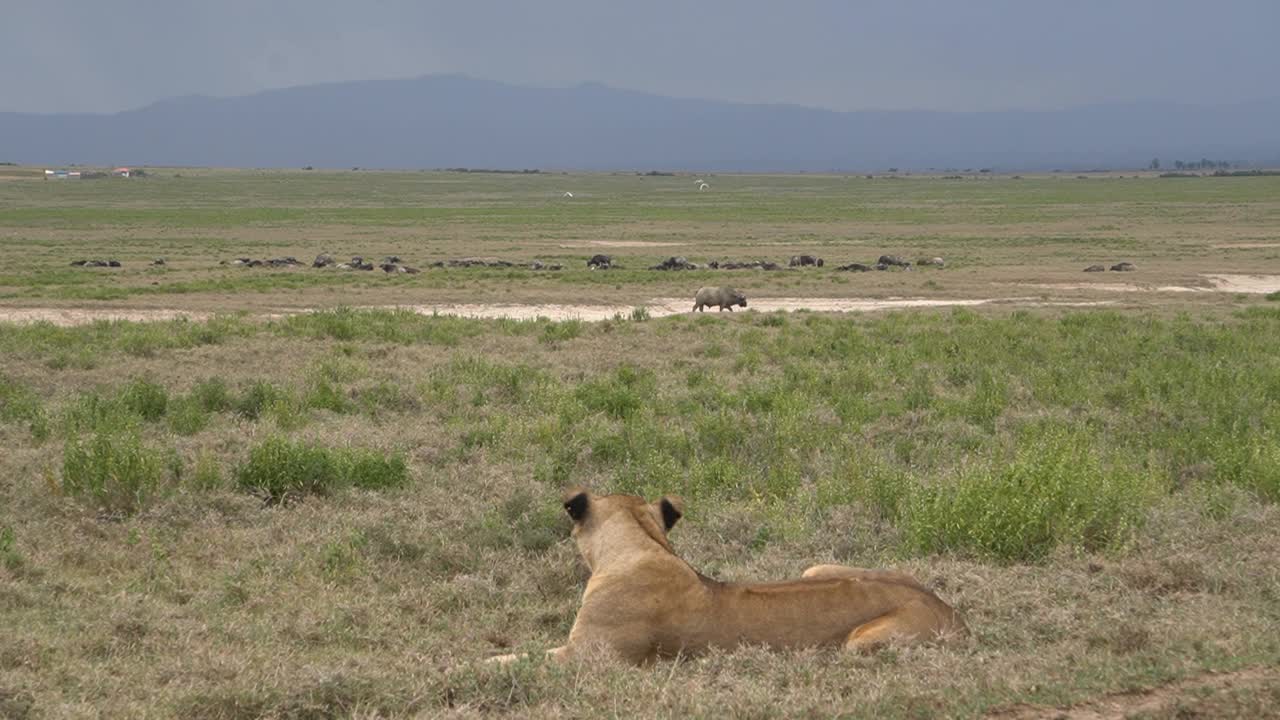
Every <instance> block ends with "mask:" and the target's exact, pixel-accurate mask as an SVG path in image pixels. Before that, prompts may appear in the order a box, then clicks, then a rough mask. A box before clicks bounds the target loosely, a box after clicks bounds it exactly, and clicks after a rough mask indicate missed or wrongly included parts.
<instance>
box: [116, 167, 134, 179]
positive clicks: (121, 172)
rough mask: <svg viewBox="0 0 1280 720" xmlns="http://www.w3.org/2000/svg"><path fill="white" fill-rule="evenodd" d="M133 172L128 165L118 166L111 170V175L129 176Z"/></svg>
mask: <svg viewBox="0 0 1280 720" xmlns="http://www.w3.org/2000/svg"><path fill="white" fill-rule="evenodd" d="M132 174H133V171H132V170H130V169H129V168H127V167H118V168H116V169H115V170H112V171H111V175H112V176H113V177H129V176H130V175H132Z"/></svg>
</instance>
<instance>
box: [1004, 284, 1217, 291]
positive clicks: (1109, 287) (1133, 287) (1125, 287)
mask: <svg viewBox="0 0 1280 720" xmlns="http://www.w3.org/2000/svg"><path fill="white" fill-rule="evenodd" d="M1019 285H1020V286H1021V287H1033V288H1044V289H1046V290H1094V291H1097V292H1139V293H1148V292H1177V293H1188V292H1213V291H1214V290H1216V289H1217V288H1207V287H1191V286H1189V285H1143V284H1140V283H1019Z"/></svg>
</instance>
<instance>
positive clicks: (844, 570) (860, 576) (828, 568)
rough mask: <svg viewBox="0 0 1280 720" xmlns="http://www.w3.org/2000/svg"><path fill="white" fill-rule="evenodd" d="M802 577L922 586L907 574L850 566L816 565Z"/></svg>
mask: <svg viewBox="0 0 1280 720" xmlns="http://www.w3.org/2000/svg"><path fill="white" fill-rule="evenodd" d="M800 577H803V578H807V579H814V578H823V579H826V578H843V579H847V580H880V581H888V582H899V583H909V584H911V585H914V586H917V587H919V586H920V583H919V582H917V581H916V579H915V578H913V577H911V576H910V575H908V574H906V573H900V572H897V571H894V570H868V569H866V568H856V567H850V566H848V565H814V566H813V567H811V568H809V569H808V570H805V571H804V573H803V574H802V575H801V576H800Z"/></svg>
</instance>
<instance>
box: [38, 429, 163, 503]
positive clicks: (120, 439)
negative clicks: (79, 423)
mask: <svg viewBox="0 0 1280 720" xmlns="http://www.w3.org/2000/svg"><path fill="white" fill-rule="evenodd" d="M163 467H164V463H163V458H162V457H161V454H160V453H158V452H156V451H154V450H150V449H148V448H146V447H144V446H143V445H142V441H141V440H140V439H139V438H138V436H137V435H136V434H134V433H128V432H126V433H111V432H105V431H100V432H97V433H95V434H94V435H93V436H92V437H90V438H89V439H88V440H81V439H76V440H69V441H68V442H67V444H66V447H65V449H64V451H63V456H62V492H63V493H64V494H66V495H69V496H71V497H77V498H81V499H83V500H86V501H88V502H91V503H92V504H93V505H95V506H96V507H98V508H99V509H101V510H103V511H105V512H107V513H109V514H112V515H132V514H134V513H135V512H137V511H138V510H140V509H142V508H143V507H145V506H146V504H147V503H148V502H150V501H151V500H152V499H153V498H154V497H155V495H156V494H157V493H158V492H159V491H160V490H161V481H162V474H163V473H162V469H163Z"/></svg>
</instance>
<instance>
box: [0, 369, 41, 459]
mask: <svg viewBox="0 0 1280 720" xmlns="http://www.w3.org/2000/svg"><path fill="white" fill-rule="evenodd" d="M14 421H18V422H25V423H27V427H28V428H29V429H30V430H31V436H32V437H33V438H34V439H35V441H36V442H37V443H42V442H44V441H45V440H47V439H49V417H48V415H47V414H46V413H45V410H44V406H43V404H42V403H41V402H40V398H39V397H37V396H36V394H35V393H34V392H32V391H31V390H30V389H29V388H27V387H24V386H22V385H20V384H18V383H16V382H14V381H13V380H10V379H9V378H7V377H5V376H4V375H0V422H14Z"/></svg>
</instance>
